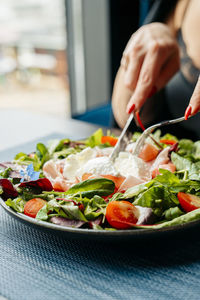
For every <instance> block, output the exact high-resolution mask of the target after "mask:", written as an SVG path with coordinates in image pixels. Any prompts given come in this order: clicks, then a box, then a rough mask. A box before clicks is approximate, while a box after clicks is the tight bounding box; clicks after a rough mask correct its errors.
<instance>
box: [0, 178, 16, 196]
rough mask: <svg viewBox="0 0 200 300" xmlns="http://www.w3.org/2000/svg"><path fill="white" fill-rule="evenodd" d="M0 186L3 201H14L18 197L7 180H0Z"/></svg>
mask: <svg viewBox="0 0 200 300" xmlns="http://www.w3.org/2000/svg"><path fill="white" fill-rule="evenodd" d="M0 186H1V187H2V189H3V193H2V194H1V195H0V196H1V197H2V199H3V200H7V199H8V198H11V199H14V198H16V197H17V196H18V192H17V190H16V189H15V188H14V186H13V185H12V183H11V182H10V181H9V180H8V179H5V178H4V179H0Z"/></svg>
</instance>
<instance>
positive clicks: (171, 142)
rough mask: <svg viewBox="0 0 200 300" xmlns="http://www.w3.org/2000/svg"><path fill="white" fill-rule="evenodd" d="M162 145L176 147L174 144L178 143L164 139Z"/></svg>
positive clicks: (161, 141)
mask: <svg viewBox="0 0 200 300" xmlns="http://www.w3.org/2000/svg"><path fill="white" fill-rule="evenodd" d="M160 143H162V144H166V145H174V144H176V143H177V141H175V140H165V139H162V140H160Z"/></svg>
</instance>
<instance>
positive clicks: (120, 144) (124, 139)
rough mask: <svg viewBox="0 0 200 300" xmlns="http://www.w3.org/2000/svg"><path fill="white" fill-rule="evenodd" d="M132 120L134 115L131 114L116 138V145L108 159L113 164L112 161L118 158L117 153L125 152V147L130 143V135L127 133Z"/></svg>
mask: <svg viewBox="0 0 200 300" xmlns="http://www.w3.org/2000/svg"><path fill="white" fill-rule="evenodd" d="M133 118H134V115H133V114H131V115H130V116H129V118H128V120H127V122H126V125H125V126H124V129H123V130H122V132H121V134H120V136H119V138H118V141H117V144H116V145H115V147H114V148H113V151H112V153H111V155H110V157H109V158H110V160H111V161H112V162H114V160H115V158H116V157H117V156H118V154H119V152H121V151H124V150H125V148H126V146H127V145H128V143H129V142H130V139H131V135H132V134H131V133H130V132H129V131H128V128H129V126H130V124H131V122H132V120H133Z"/></svg>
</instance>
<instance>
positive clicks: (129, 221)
mask: <svg viewBox="0 0 200 300" xmlns="http://www.w3.org/2000/svg"><path fill="white" fill-rule="evenodd" d="M138 218H139V211H138V209H137V208H136V207H135V206H134V205H133V204H132V203H130V202H128V201H124V200H122V201H111V202H110V203H108V206H107V208H106V219H107V221H108V223H109V224H110V225H111V226H112V227H114V228H116V229H128V228H131V227H132V225H135V224H136V223H137V220H138Z"/></svg>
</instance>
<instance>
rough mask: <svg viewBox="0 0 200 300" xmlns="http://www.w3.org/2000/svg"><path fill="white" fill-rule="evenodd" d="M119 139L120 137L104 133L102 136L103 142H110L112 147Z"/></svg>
mask: <svg viewBox="0 0 200 300" xmlns="http://www.w3.org/2000/svg"><path fill="white" fill-rule="evenodd" d="M117 141H118V138H115V137H113V136H109V135H104V136H102V138H101V143H102V144H106V143H109V144H110V145H111V146H112V147H114V146H115V145H116V143H117Z"/></svg>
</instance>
